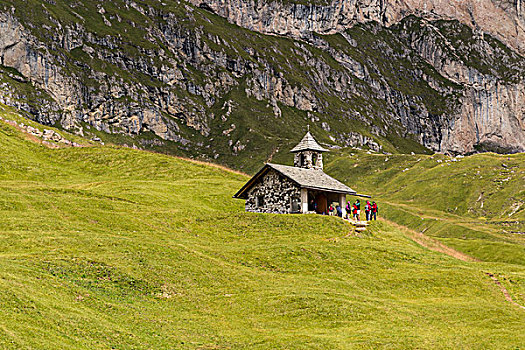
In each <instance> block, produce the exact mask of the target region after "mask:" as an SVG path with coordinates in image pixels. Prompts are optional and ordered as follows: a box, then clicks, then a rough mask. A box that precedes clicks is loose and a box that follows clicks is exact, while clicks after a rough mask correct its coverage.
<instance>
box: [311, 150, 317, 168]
mask: <svg viewBox="0 0 525 350" xmlns="http://www.w3.org/2000/svg"><path fill="white" fill-rule="evenodd" d="M312 164H313V166H315V165H316V164H317V153H314V154H312Z"/></svg>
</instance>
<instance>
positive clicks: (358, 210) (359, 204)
mask: <svg viewBox="0 0 525 350" xmlns="http://www.w3.org/2000/svg"><path fill="white" fill-rule="evenodd" d="M355 206H356V207H357V221H359V216H360V215H361V203H360V202H359V199H357V200H356V201H355Z"/></svg>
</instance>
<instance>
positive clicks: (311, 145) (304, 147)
mask: <svg viewBox="0 0 525 350" xmlns="http://www.w3.org/2000/svg"><path fill="white" fill-rule="evenodd" d="M301 151H317V152H328V150H327V149H326V148H323V147H321V145H319V144H318V143H317V141H315V139H314V137H313V136H312V134H310V131H308V132H307V133H306V135H304V137H303V138H302V140H301V141H300V142H299V143H298V144H297V146H295V147H294V148H292V150H291V151H290V152H292V153H295V152H301Z"/></svg>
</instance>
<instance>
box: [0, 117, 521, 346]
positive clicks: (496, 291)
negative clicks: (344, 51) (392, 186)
mask: <svg viewBox="0 0 525 350" xmlns="http://www.w3.org/2000/svg"><path fill="white" fill-rule="evenodd" d="M513 159H514V158H513ZM516 159H517V162H520V161H521V158H516ZM331 161H334V163H330V164H329V167H328V168H329V169H330V171H331V173H337V169H338V168H337V164H336V163H335V158H334V159H332V160H331ZM382 161H383V162H384V160H382ZM345 174H348V173H345ZM345 176H347V175H345ZM385 176H387V175H385ZM399 176H400V174H399ZM247 178H248V177H247V176H245V175H243V174H239V173H234V172H231V171H228V170H226V169H222V168H219V167H214V166H210V165H205V164H200V163H195V162H190V161H186V160H182V159H177V158H174V157H169V156H164V155H159V154H152V153H147V152H143V151H138V150H132V149H127V148H118V147H112V146H104V147H103V146H92V147H85V148H61V149H49V148H46V147H44V146H42V145H40V144H37V143H35V142H33V141H31V140H29V139H28V138H27V137H26V136H25V135H23V134H21V133H20V132H19V131H17V130H16V129H15V128H14V127H12V126H10V125H7V124H5V123H3V122H0V239H1V242H2V243H1V244H0V314H1V315H2V316H1V317H0V348H2V349H378V348H379V349H381V348H382V349H415V348H417V349H451V348H453V349H519V348H524V347H525V332H523V326H524V324H525V310H523V309H521V308H519V307H517V306H516V305H513V304H511V303H509V302H508V301H506V300H505V297H504V295H503V293H502V291H501V289H500V287H498V286H497V285H496V284H495V283H494V281H492V280H491V279H490V278H489V277H488V276H487V274H486V273H487V272H490V273H493V274H494V275H495V276H497V277H498V278H499V279H500V281H501V282H502V284H503V285H504V286H506V287H507V289H508V290H509V293H511V294H512V297H513V298H514V299H515V300H517V301H518V300H521V302H522V303H523V294H524V289H525V267H524V266H523V263H522V255H519V250H520V249H523V242H522V241H519V240H518V239H514V238H512V239H511V238H510V235H511V234H510V233H509V234H505V233H502V232H498V233H495V234H493V233H490V232H488V231H490V230H489V229H490V228H491V227H492V225H497V223H498V220H500V221H501V220H502V218H503V217H505V213H504V212H501V211H500V212H499V214H498V213H495V214H494V215H493V216H491V215H489V214H488V213H484V215H485V216H486V220H487V221H488V223H487V224H486V225H484V226H483V230H486V231H487V232H485V231H480V232H483V233H486V235H487V237H488V235H494V237H500V236H502V237H503V236H505V235H508V236H509V238H508V240H494V242H495V243H494V244H508V245H509V246H511V247H514V248H511V249H510V248H509V249H510V250H509V252H511V253H512V254H513V255H512V256H511V257H505V258H501V259H498V258H493V259H486V260H485V259H482V258H483V256H481V255H482V254H481V253H480V256H479V260H485V261H480V262H465V261H461V260H458V259H455V258H453V257H450V256H448V255H445V254H442V253H439V252H435V251H432V250H429V249H427V248H425V247H422V246H420V245H418V244H417V243H415V242H414V241H413V240H412V239H411V238H410V235H409V234H407V232H406V231H405V230H404V229H402V228H398V227H396V226H394V225H391V224H389V223H388V222H386V221H378V222H374V223H373V224H372V226H371V227H370V229H369V230H368V231H367V232H366V233H363V234H361V235H356V234H355V233H354V232H353V229H352V227H350V226H349V225H347V224H346V223H344V222H343V221H341V220H338V219H337V218H333V217H323V216H314V215H312V216H310V215H309V216H300V215H266V214H249V213H245V212H244V210H243V203H242V201H238V200H234V199H232V198H231V196H232V195H233V193H235V191H236V190H237V189H238V188H239V187H240V186H241V185H242V184H243V183H244V182H245V181H246V180H247ZM347 180H348V183H349V184H350V186H352V187H356V186H353V184H352V181H353V180H354V178H352V177H351V176H350V177H348V179H347ZM380 181H381V180H379V179H378V182H380ZM400 181H401V179H400ZM509 181H510V180H509ZM367 186H368V187H367ZM375 186H378V185H377V184H374V183H373V180H370V181H367V182H362V181H361V182H360V183H359V187H358V189H360V190H361V187H362V189H363V190H365V189H366V190H372V189H373V188H374V187H375ZM387 189H388V186H386V185H385V186H383V187H381V196H382V197H381V198H385V200H386V198H388V199H389V200H391V201H393V200H398V199H399V200H401V199H402V200H403V203H410V200H409V199H406V198H405V197H396V196H402V195H406V196H409V194H406V193H405V194H403V193H400V194H397V195H396V194H395V193H394V194H392V193H389V192H388V191H387ZM423 192H424V193H426V191H423ZM514 193H516V192H514ZM518 194H519V193H518ZM472 198H473V197H472ZM521 198H523V197H521ZM429 203H430V202H429ZM407 205H408V204H407ZM382 208H384V207H382ZM459 208H461V210H465V212H468V208H467V207H464V206H459V207H458V211H459V210H460V209H459ZM423 209H424V213H425V215H427V214H428V215H429V216H430V215H434V214H435V213H436V212H437V211H440V207H439V205H438V206H437V207H432V205H431V204H428V205H425V206H424V208H423ZM423 209H422V210H423ZM383 210H385V212H386V209H383ZM396 210H401V209H396ZM444 212H445V213H446V217H447V218H448V217H450V218H452V219H454V220H455V218H456V217H457V216H460V215H459V214H457V213H454V212H447V211H444ZM438 214H439V213H438ZM386 215H387V214H386V213H385V216H386ZM469 215H470V214H469ZM476 215H478V214H477V213H476ZM513 215H516V217H519V218H522V215H523V211H522V210H521V211H518V212H517V213H515V214H513ZM464 216H465V215H464ZM407 217H408V216H407ZM476 217H477V216H476ZM511 217H512V218H513V220H514V217H513V216H511ZM399 218H400V219H403V220H404V218H405V216H404V215H402V216H400V217H399ZM471 218H472V219H473V218H474V215H471V216H468V215H466V216H465V220H467V219H469V220H470V219H471ZM392 219H395V218H392ZM452 219H451V220H452ZM478 219H479V218H478ZM406 220H408V219H406ZM425 220H426V219H425ZM458 220H459V219H458ZM520 220H521V219H520ZM454 223H456V222H454ZM457 223H458V224H462V223H463V222H457ZM407 225H408V226H410V225H412V224H411V223H410V222H407ZM480 230H481V229H480ZM435 235H436V236H439V235H438V234H437V233H436V234H435ZM491 237H492V236H491ZM505 237H506V236H505ZM438 238H439V237H438ZM439 239H442V240H443V241H445V242H447V243H449V241H447V240H453V239H460V238H458V237H448V238H447V237H440V238H439ZM482 239H486V237H485V236H483V237H480V238H479V240H482ZM502 239H503V238H502ZM487 240H488V239H487ZM450 242H452V243H454V242H455V241H454V242H453V241H450ZM453 246H455V247H459V248H461V247H460V244H459V243H457V242H456V243H454V244H453ZM472 246H474V245H472ZM465 251H467V252H468V253H469V254H472V256H476V257H477V256H478V255H477V254H474V253H475V252H473V251H470V250H468V249H465ZM514 254H515V255H514ZM509 259H511V260H512V259H514V260H515V261H514V260H513V261H507V260H509ZM520 295H521V297H520ZM520 298H521V299H520Z"/></svg>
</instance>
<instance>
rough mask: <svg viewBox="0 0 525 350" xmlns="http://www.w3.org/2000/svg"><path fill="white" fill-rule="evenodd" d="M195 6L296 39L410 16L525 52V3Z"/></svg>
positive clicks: (214, 1) (208, 1)
mask: <svg viewBox="0 0 525 350" xmlns="http://www.w3.org/2000/svg"><path fill="white" fill-rule="evenodd" d="M191 1H192V3H193V4H195V5H196V6H201V7H206V8H209V9H211V10H212V11H214V12H215V13H217V14H218V15H220V16H222V17H225V18H227V19H228V20H229V21H230V22H232V23H235V24H237V25H239V26H242V27H245V28H248V29H251V30H255V31H258V32H261V33H265V34H277V35H291V36H294V37H301V36H303V35H304V34H307V33H309V32H316V33H321V34H334V33H339V32H342V31H344V30H346V29H349V28H351V27H352V26H353V25H355V24H356V23H364V22H369V21H375V22H378V23H381V24H383V25H385V26H391V25H393V24H396V23H399V22H400V21H401V20H402V19H403V18H405V17H407V16H408V15H416V16H419V17H425V18H427V19H430V20H438V19H446V20H457V21H459V22H461V23H463V24H466V25H470V26H472V27H473V29H478V30H479V31H481V32H485V33H489V34H491V35H493V36H494V37H496V38H498V39H499V40H501V41H502V42H504V43H505V44H507V45H508V46H510V47H513V48H514V49H516V50H517V51H518V52H520V53H521V54H524V53H525V2H524V1H521V0H517V1H509V0H506V1H505V0H504V1H494V0H467V1H461V2H458V1H450V0H404V1H398V0H395V1H394V0H361V1H356V0H332V1H331V2H330V1H328V0H326V1H312V2H297V3H296V2H288V1H265V0H191Z"/></svg>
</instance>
